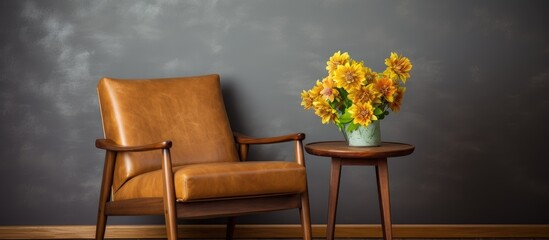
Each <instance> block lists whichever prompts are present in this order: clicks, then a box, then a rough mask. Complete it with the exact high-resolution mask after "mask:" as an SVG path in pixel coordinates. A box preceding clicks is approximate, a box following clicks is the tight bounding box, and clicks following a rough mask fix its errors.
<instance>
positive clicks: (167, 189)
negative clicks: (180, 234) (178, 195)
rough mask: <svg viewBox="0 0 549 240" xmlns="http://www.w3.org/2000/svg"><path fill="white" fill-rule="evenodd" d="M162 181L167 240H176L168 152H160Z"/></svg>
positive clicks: (172, 186) (170, 164)
mask: <svg viewBox="0 0 549 240" xmlns="http://www.w3.org/2000/svg"><path fill="white" fill-rule="evenodd" d="M162 181H163V182H164V184H163V185H164V190H163V192H164V219H165V221H166V231H167V237H168V239H169V240H177V212H176V206H175V189H174V182H173V170H172V161H171V157H170V150H169V149H163V150H162Z"/></svg>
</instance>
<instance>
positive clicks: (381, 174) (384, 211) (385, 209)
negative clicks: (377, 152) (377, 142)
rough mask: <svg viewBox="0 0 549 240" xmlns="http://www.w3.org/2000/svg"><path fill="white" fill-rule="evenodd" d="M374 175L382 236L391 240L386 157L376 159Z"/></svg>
mask: <svg viewBox="0 0 549 240" xmlns="http://www.w3.org/2000/svg"><path fill="white" fill-rule="evenodd" d="M376 175H377V190H378V196H379V206H380V209H381V228H382V231H383V238H384V239H386V240H387V239H388V240H391V239H393V233H392V230H391V229H392V228H391V206H390V201H389V170H388V167H387V159H386V158H383V159H379V160H378V163H377V164H376Z"/></svg>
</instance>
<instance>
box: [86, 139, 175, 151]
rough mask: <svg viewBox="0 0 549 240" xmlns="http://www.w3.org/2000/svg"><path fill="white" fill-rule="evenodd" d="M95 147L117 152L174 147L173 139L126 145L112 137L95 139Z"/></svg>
mask: <svg viewBox="0 0 549 240" xmlns="http://www.w3.org/2000/svg"><path fill="white" fill-rule="evenodd" d="M95 147H97V148H101V149H105V150H109V151H115V152H142V151H150V150H158V149H168V148H171V147H172V141H164V142H159V143H153V144H146V145H141V146H124V145H120V144H117V143H115V142H114V141H113V140H110V139H97V140H95Z"/></svg>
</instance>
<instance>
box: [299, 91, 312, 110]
mask: <svg viewBox="0 0 549 240" xmlns="http://www.w3.org/2000/svg"><path fill="white" fill-rule="evenodd" d="M301 106H303V108H304V109H305V110H307V109H311V108H312V107H313V98H312V97H311V95H310V94H309V91H305V90H303V91H302V92H301Z"/></svg>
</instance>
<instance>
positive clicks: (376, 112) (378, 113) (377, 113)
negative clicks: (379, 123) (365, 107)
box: [374, 108, 383, 116]
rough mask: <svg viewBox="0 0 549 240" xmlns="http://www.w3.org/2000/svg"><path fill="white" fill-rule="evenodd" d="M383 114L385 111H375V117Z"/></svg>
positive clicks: (377, 109)
mask: <svg viewBox="0 0 549 240" xmlns="http://www.w3.org/2000/svg"><path fill="white" fill-rule="evenodd" d="M381 114H383V110H381V109H379V108H376V109H374V115H376V116H379V115H381Z"/></svg>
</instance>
